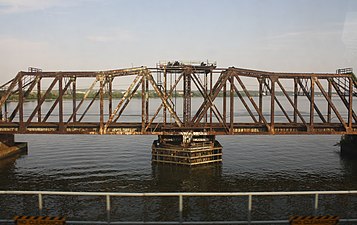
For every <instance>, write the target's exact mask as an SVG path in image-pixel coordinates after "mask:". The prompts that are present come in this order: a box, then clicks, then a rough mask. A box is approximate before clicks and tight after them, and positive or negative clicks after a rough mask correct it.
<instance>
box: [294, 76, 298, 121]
mask: <svg viewBox="0 0 357 225" xmlns="http://www.w3.org/2000/svg"><path fill="white" fill-rule="evenodd" d="M297 79H298V78H296V77H295V78H294V123H297V108H298V91H299V90H298V82H297Z"/></svg>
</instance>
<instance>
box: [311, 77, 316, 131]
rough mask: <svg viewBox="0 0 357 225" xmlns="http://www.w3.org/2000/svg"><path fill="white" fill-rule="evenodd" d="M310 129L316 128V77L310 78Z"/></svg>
mask: <svg viewBox="0 0 357 225" xmlns="http://www.w3.org/2000/svg"><path fill="white" fill-rule="evenodd" d="M310 81H311V87H310V97H311V98H310V99H311V100H310V131H313V130H314V106H315V77H311V78H310Z"/></svg>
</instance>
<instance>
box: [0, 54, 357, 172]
mask: <svg viewBox="0 0 357 225" xmlns="http://www.w3.org/2000/svg"><path fill="white" fill-rule="evenodd" d="M0 89H1V99H0V108H1V113H0V117H1V121H0V134H1V137H0V139H1V141H2V145H3V146H12V145H14V138H13V136H14V134H108V135H110V134H112V135H158V136H159V138H158V140H156V141H154V143H153V146H152V155H153V158H152V159H153V162H161V163H173V164H183V165H199V164H206V163H214V162H221V161H222V146H221V145H220V144H219V142H218V141H217V140H216V139H215V136H216V135H243V134H249V135H251V134H254V135H293V134H294V135H299V134H339V135H344V139H343V140H344V141H343V143H341V144H342V145H344V146H347V147H345V148H346V149H348V148H349V147H348V146H351V145H352V144H353V143H356V135H357V115H356V113H355V110H354V107H353V101H354V100H355V99H356V96H357V79H356V77H355V75H354V74H353V71H352V69H350V68H346V69H338V70H337V71H336V73H287V72H267V71H257V70H250V69H242V68H235V67H229V68H218V67H217V66H216V63H211V62H179V61H174V62H161V63H158V64H157V65H156V67H153V68H149V67H136V68H128V69H117V70H107V71H88V72H87V71H67V72H61V71H57V72H45V71H42V70H40V69H36V68H29V70H28V71H27V72H25V71H21V72H19V73H18V74H17V75H16V76H15V78H14V79H12V80H10V81H9V82H7V83H6V84H4V85H2V86H1V87H0ZM49 99H51V100H52V101H51V102H50V103H51V104H50V107H48V100H49ZM29 101H32V104H31V106H32V107H31V108H29V107H28V106H27V105H26V103H27V102H29ZM133 102H134V103H133ZM132 104H134V106H133V107H134V109H136V110H134V111H133V110H132V109H133V107H128V106H130V105H132ZM351 143H352V144H351ZM0 152H1V150H0ZM347 152H349V150H347ZM0 157H1V154H0Z"/></svg>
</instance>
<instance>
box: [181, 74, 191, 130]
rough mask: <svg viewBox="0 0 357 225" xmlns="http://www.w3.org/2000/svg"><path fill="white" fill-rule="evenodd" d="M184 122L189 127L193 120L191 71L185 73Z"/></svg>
mask: <svg viewBox="0 0 357 225" xmlns="http://www.w3.org/2000/svg"><path fill="white" fill-rule="evenodd" d="M183 80H184V82H183V123H184V124H185V126H186V127H187V126H188V124H189V123H190V121H191V72H188V71H186V70H185V71H184V75H183Z"/></svg>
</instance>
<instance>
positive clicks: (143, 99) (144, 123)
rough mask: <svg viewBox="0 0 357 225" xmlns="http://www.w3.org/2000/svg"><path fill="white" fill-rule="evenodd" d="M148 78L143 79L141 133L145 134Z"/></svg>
mask: <svg viewBox="0 0 357 225" xmlns="http://www.w3.org/2000/svg"><path fill="white" fill-rule="evenodd" d="M145 82H146V76H145V75H143V78H142V79H141V133H144V132H145V125H146V119H145V118H146V115H145V112H146V111H145V106H146V90H145Z"/></svg>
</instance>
